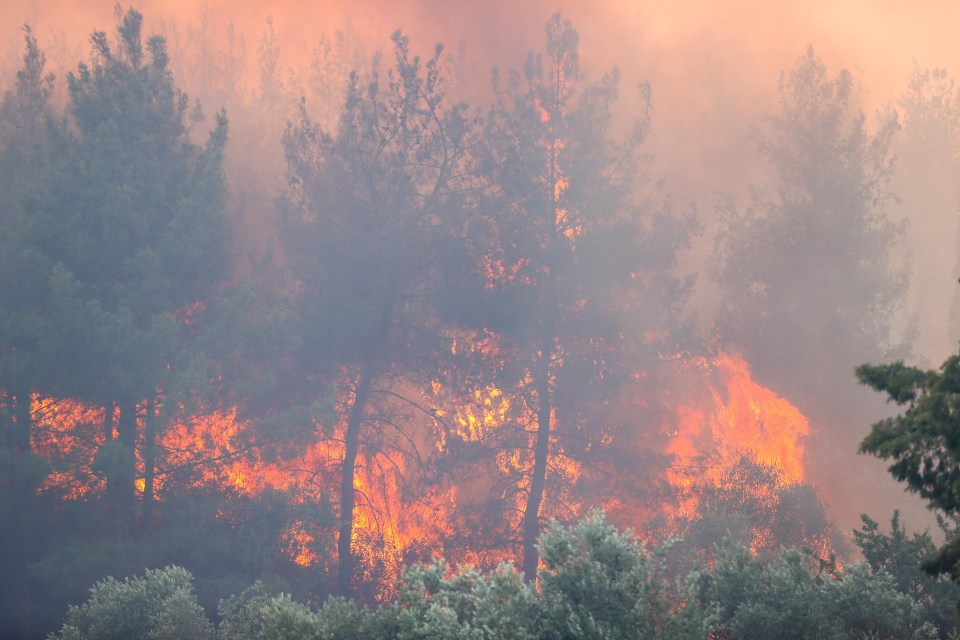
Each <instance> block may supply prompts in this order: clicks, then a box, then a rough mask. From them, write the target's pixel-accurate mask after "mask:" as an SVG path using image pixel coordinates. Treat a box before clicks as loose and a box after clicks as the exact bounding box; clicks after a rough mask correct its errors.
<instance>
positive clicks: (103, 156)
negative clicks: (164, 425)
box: [25, 10, 228, 526]
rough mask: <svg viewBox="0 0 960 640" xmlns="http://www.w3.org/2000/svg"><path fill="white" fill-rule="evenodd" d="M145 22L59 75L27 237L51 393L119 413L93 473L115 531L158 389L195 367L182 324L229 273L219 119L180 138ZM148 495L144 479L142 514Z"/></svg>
mask: <svg viewBox="0 0 960 640" xmlns="http://www.w3.org/2000/svg"><path fill="white" fill-rule="evenodd" d="M141 24H142V16H141V15H140V14H139V13H138V12H137V11H134V10H130V11H127V12H126V13H125V14H123V15H122V18H121V20H120V23H119V24H118V28H117V32H118V36H119V42H118V47H117V48H116V49H114V48H113V47H112V46H111V45H110V43H109V39H108V37H107V35H106V33H104V32H102V31H98V32H95V33H94V34H93V35H92V36H91V42H92V44H93V46H94V51H95V54H96V57H95V58H94V60H93V61H92V63H91V64H90V65H87V64H85V63H81V64H80V65H79V67H78V69H77V72H76V73H71V74H70V75H69V76H68V85H69V90H70V103H69V120H68V123H65V124H64V125H63V126H58V127H57V128H56V130H55V131H54V132H53V134H52V135H53V142H52V143H51V155H50V157H49V158H47V159H46V164H47V167H48V173H47V176H46V181H45V183H44V190H43V193H40V194H38V195H37V196H36V197H35V198H34V199H33V200H32V201H31V202H30V204H29V207H28V211H29V215H30V220H31V224H30V228H29V230H28V231H27V233H26V235H25V241H26V242H27V243H28V244H29V246H30V248H31V250H32V251H33V252H35V254H36V255H38V256H40V259H41V260H42V261H43V264H44V266H45V268H46V269H47V273H46V274H45V276H46V278H48V280H49V281H50V282H51V285H50V286H51V288H52V289H53V290H54V296H53V299H54V300H55V302H56V305H57V306H56V307H55V308H54V309H53V310H52V313H54V314H56V315H55V317H56V319H57V322H56V324H55V325H53V328H54V329H55V336H56V340H57V343H56V344H57V346H58V349H59V350H58V355H59V360H58V367H57V370H56V371H55V372H51V374H52V375H53V380H54V381H55V383H56V386H55V387H54V388H55V389H56V390H57V393H58V394H59V395H61V396H64V395H66V396H72V397H77V398H81V399H83V400H86V401H89V402H93V403H95V404H100V405H102V406H107V407H111V408H112V407H113V406H117V407H118V408H119V419H118V421H117V425H116V430H117V438H116V440H115V441H111V442H108V443H107V444H106V445H105V446H104V448H103V449H102V450H101V455H100V456H99V461H98V462H99V465H100V467H101V468H102V469H104V470H105V471H106V472H107V475H108V477H109V478H110V482H111V483H113V484H114V486H115V487H116V492H115V493H114V494H113V496H112V497H113V499H114V500H115V504H114V507H115V508H116V509H117V511H118V512H119V514H120V516H121V522H124V523H125V524H124V526H129V525H130V524H131V522H132V517H133V514H134V503H135V490H134V481H135V478H136V475H137V473H136V451H137V449H138V447H140V448H141V449H142V451H141V453H142V458H143V460H144V462H145V463H146V467H147V469H148V477H147V480H150V476H149V473H150V472H151V471H152V466H153V460H152V458H153V456H154V439H155V436H156V424H155V423H152V420H151V417H152V416H153V414H154V412H155V410H154V404H155V401H156V396H157V392H158V389H160V388H161V387H164V386H172V385H165V381H169V380H170V379H171V376H172V375H175V374H176V372H178V371H183V370H184V364H185V363H187V362H190V360H191V356H190V355H189V354H188V353H187V352H186V351H185V350H184V349H183V347H184V346H185V344H186V343H185V337H186V335H187V334H186V332H185V330H184V327H185V325H184V324H183V323H182V322H179V319H180V318H178V314H180V315H183V314H186V313H188V311H189V309H188V308H189V307H191V306H192V305H196V304H197V303H202V302H203V301H205V300H207V299H208V298H209V296H211V295H212V294H213V293H214V292H215V289H216V286H217V285H218V283H220V282H221V281H222V279H223V277H224V275H225V273H226V268H227V266H228V263H227V255H226V251H225V249H224V247H225V241H226V238H227V233H228V227H227V224H226V219H225V217H224V212H223V201H224V196H225V185H224V179H223V175H222V170H221V163H222V155H223V147H224V144H225V142H226V135H227V121H226V117H225V116H224V115H223V114H222V113H221V114H219V115H218V116H217V122H216V127H215V128H214V130H213V131H212V132H211V135H210V139H209V141H208V143H207V144H206V145H205V146H202V147H201V146H197V145H195V144H194V143H192V142H191V141H190V128H191V125H192V123H193V122H194V121H195V118H194V115H195V114H197V111H196V110H193V111H191V108H190V104H189V102H188V100H187V97H186V95H184V94H183V93H182V92H181V91H180V90H179V89H178V88H177V87H176V85H175V84H174V81H173V78H172V75H171V73H170V70H169V68H168V62H169V60H168V56H167V52H166V48H165V42H164V40H163V38H161V37H159V36H153V37H151V38H150V39H149V40H148V41H147V45H146V49H147V51H146V52H144V50H143V43H142V40H141ZM145 53H146V54H147V56H145ZM169 400H172V399H168V401H169ZM172 404H173V406H176V401H173V402H172ZM138 405H139V408H138ZM112 413H113V412H112V410H110V411H108V412H107V415H108V416H109V415H112ZM140 416H142V417H143V419H144V420H145V422H146V433H145V434H144V439H143V443H142V445H141V444H138V439H139V435H138V420H139V419H140ZM151 491H152V485H151V484H150V483H149V482H148V486H147V488H146V489H145V494H144V495H145V498H147V503H149V498H150V492H151Z"/></svg>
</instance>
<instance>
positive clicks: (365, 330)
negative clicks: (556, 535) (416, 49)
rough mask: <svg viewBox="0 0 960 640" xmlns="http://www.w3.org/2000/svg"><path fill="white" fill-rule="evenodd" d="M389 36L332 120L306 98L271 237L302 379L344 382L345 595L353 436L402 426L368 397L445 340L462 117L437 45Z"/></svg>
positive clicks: (349, 569)
mask: <svg viewBox="0 0 960 640" xmlns="http://www.w3.org/2000/svg"><path fill="white" fill-rule="evenodd" d="M393 43H394V47H395V51H394V65H393V66H392V67H391V68H389V69H388V70H387V71H386V73H383V72H382V71H381V70H380V68H379V59H377V60H375V62H374V64H373V66H372V68H371V70H370V71H369V73H367V74H365V75H361V74H357V73H354V74H352V75H351V77H350V82H349V85H348V87H347V91H346V101H345V104H344V108H343V113H342V115H341V117H340V121H339V124H338V126H337V129H336V131H334V132H327V131H324V130H322V129H321V128H320V127H319V126H318V125H317V124H316V123H315V122H314V121H313V119H312V118H311V116H309V115H308V112H307V109H306V107H305V106H304V107H303V108H302V110H301V116H300V119H299V121H298V122H297V124H296V125H293V126H291V127H290V128H289V129H288V131H287V133H286V135H285V138H284V145H285V149H286V155H287V167H288V189H287V193H286V197H285V206H284V212H283V222H282V230H281V236H282V238H283V240H284V247H285V253H286V256H287V263H288V265H289V267H290V278H291V283H290V287H291V290H292V295H293V297H294V299H295V304H296V305H297V314H298V318H299V323H298V327H297V331H298V336H299V338H300V339H301V340H302V343H303V346H302V348H301V349H300V350H299V352H298V353H297V354H295V356H294V357H295V360H296V363H297V364H296V367H297V368H298V370H299V371H300V372H302V373H303V374H304V375H303V377H302V378H301V379H302V380H303V381H309V380H314V381H316V380H317V378H318V377H319V378H320V379H326V380H330V379H331V378H336V377H339V376H341V375H342V372H346V377H347V378H348V379H349V390H348V399H347V401H346V403H345V408H344V411H343V415H342V416H341V418H342V422H343V425H344V426H343V433H342V438H343V442H344V458H343V460H342V464H341V468H340V473H341V478H342V480H341V487H340V498H339V500H340V532H339V541H338V558H339V570H338V571H339V573H338V589H339V592H340V593H341V594H344V595H348V594H350V593H351V592H352V589H353V586H352V580H353V576H354V564H355V562H354V557H353V553H352V552H351V542H352V540H353V533H354V531H353V530H354V510H355V508H356V498H355V494H356V486H355V482H356V472H357V469H356V465H357V459H358V455H359V454H360V453H361V449H362V448H364V447H365V446H366V447H367V453H369V454H370V455H371V456H375V455H376V454H377V447H376V446H375V440H376V439H375V438H374V437H373V435H372V434H373V433H374V432H376V433H377V434H382V433H383V432H384V430H385V429H386V430H390V431H393V432H399V433H402V434H404V435H403V436H402V437H403V438H406V437H407V436H408V435H409V434H406V433H405V431H404V430H405V429H406V426H405V425H402V424H400V423H399V421H397V420H390V419H389V418H387V417H386V416H384V415H383V414H382V413H380V407H379V406H378V405H377V404H376V403H375V402H372V401H371V398H372V396H375V395H377V394H378V393H379V392H383V391H384V390H386V389H388V388H389V387H390V386H391V384H392V381H395V380H397V379H399V378H401V377H407V378H408V379H413V378H416V377H417V375H418V372H423V371H433V370H435V369H436V366H437V365H436V362H435V356H437V355H438V354H439V353H440V352H441V351H443V350H445V349H446V346H445V345H444V343H443V341H442V340H441V339H440V330H439V324H438V319H437V311H436V307H435V304H436V293H437V290H438V284H437V283H438V281H439V280H441V279H443V278H444V277H447V276H449V275H450V274H451V273H453V271H452V270H449V269H448V266H449V262H448V261H447V259H446V258H447V257H448V256H451V255H452V256H455V255H456V251H455V250H454V247H455V246H456V243H457V240H456V238H457V237H458V232H459V229H460V224H461V219H462V215H461V214H462V211H463V203H464V198H465V193H464V192H465V186H466V177H465V175H464V173H463V172H464V154H465V153H466V151H467V149H468V143H469V141H470V139H471V136H472V128H473V123H472V120H471V119H470V118H469V117H468V115H467V113H466V107H465V106H464V105H462V104H448V103H447V102H446V100H445V95H444V84H445V80H444V77H443V74H442V71H441V65H440V54H441V51H442V47H440V46H438V47H437V49H436V51H435V53H434V55H433V56H431V57H430V58H429V59H427V60H426V61H425V62H423V61H421V60H420V58H419V57H416V56H413V55H412V54H411V53H410V48H409V42H408V39H407V38H406V37H405V36H403V35H401V34H400V32H397V33H395V34H394V36H393ZM312 385H313V388H314V389H316V382H313V383H312ZM380 395H381V397H383V394H382V393H380ZM374 425H376V426H377V428H375V429H370V427H373V426H374ZM367 433H369V434H370V438H369V439H367V438H366V435H365V434H367Z"/></svg>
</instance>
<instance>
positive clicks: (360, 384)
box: [337, 364, 373, 598]
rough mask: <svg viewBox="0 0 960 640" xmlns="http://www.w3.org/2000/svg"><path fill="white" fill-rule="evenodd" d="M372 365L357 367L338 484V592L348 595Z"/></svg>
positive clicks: (349, 593)
mask: <svg viewBox="0 0 960 640" xmlns="http://www.w3.org/2000/svg"><path fill="white" fill-rule="evenodd" d="M371 368H372V367H371V366H370V365H369V364H366V365H364V366H363V367H362V368H361V369H360V377H359V379H358V380H357V387H356V390H355V391H354V396H353V405H352V406H351V407H350V417H349V419H348V420H347V433H346V434H345V436H344V452H343V466H342V468H341V472H342V474H343V479H342V481H341V487H340V537H339V538H338V539H337V559H338V561H339V567H338V571H337V592H338V593H339V594H340V595H341V596H343V597H345V598H349V597H350V596H351V595H352V594H353V554H352V553H351V551H350V543H351V541H352V540H353V508H354V504H355V491H354V473H355V471H356V468H357V452H358V450H359V447H360V426H361V424H362V423H363V411H364V409H365V408H366V404H367V395H368V394H369V392H370V379H371V378H372V377H373V376H372V375H371V373H372V372H371V371H370V369H371Z"/></svg>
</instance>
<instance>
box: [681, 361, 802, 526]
mask: <svg viewBox="0 0 960 640" xmlns="http://www.w3.org/2000/svg"><path fill="white" fill-rule="evenodd" d="M680 366H681V367H682V368H683V370H684V372H685V375H686V376H689V378H688V381H689V383H688V385H687V386H686V389H688V390H689V391H690V392H691V393H690V396H689V400H680V401H679V402H678V404H677V405H676V407H675V412H676V423H675V426H673V428H672V429H671V438H670V442H669V444H668V445H667V447H666V453H668V454H670V455H671V456H673V458H674V464H673V466H672V468H671V469H670V472H669V476H670V478H669V479H670V482H671V484H673V485H674V487H676V488H677V489H678V490H679V491H680V494H681V495H682V496H683V499H682V503H681V506H680V512H681V513H685V514H689V513H691V512H692V511H693V510H694V509H695V507H696V500H697V498H696V496H695V495H691V494H690V492H689V490H690V489H691V488H692V487H693V486H694V484H695V482H697V481H703V480H704V479H705V480H707V481H709V482H711V483H714V484H717V483H720V482H721V480H722V478H723V476H724V472H725V471H727V470H729V469H731V468H732V467H733V465H735V464H736V463H737V461H738V460H740V459H741V458H742V457H744V456H747V457H749V458H750V459H752V460H754V461H756V462H758V463H760V464H763V465H768V466H772V467H775V468H776V469H778V470H779V471H780V472H781V474H782V478H783V481H784V482H785V483H787V484H796V483H798V482H802V481H803V480H804V444H803V442H804V440H805V439H806V438H807V437H808V436H809V435H810V424H809V422H808V421H807V419H806V417H805V416H804V415H803V414H802V413H801V412H800V410H799V409H797V408H796V407H795V406H794V405H792V404H791V403H790V402H789V401H787V400H785V399H783V398H781V397H779V396H778V395H777V394H775V393H774V392H773V391H771V390H770V389H767V388H766V387H764V386H762V385H760V384H758V383H757V382H756V381H755V380H753V378H752V377H751V375H750V366H749V364H748V363H747V362H746V361H745V360H744V359H743V358H742V357H741V356H739V355H737V354H736V353H735V352H728V351H725V350H724V349H722V348H717V349H716V351H715V353H714V354H713V355H711V356H705V357H698V358H694V359H693V360H692V361H689V362H685V363H684V364H682V365H680ZM681 397H683V393H681Z"/></svg>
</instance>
